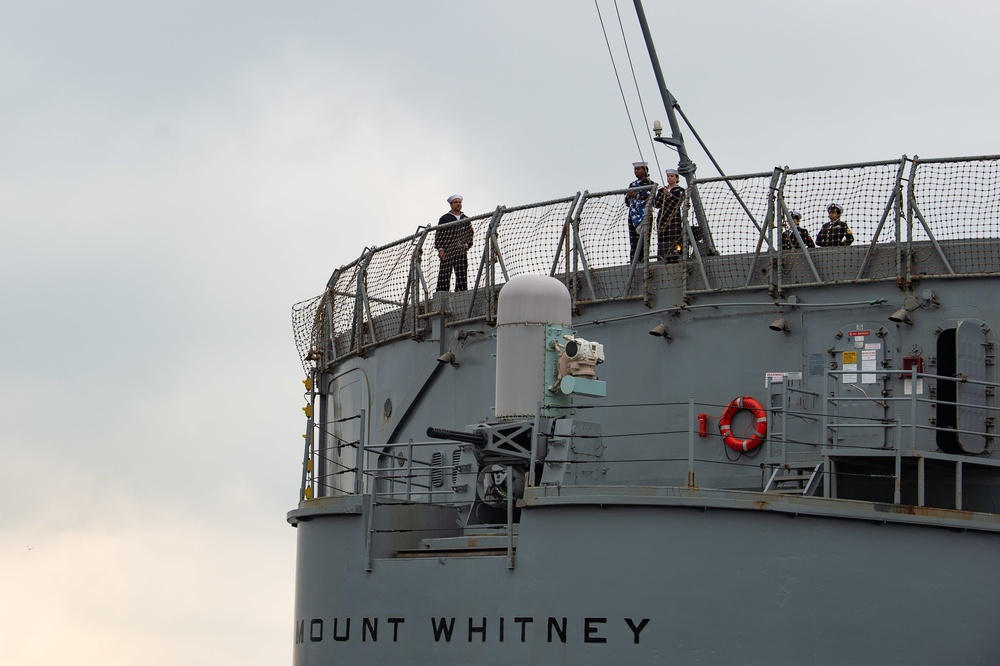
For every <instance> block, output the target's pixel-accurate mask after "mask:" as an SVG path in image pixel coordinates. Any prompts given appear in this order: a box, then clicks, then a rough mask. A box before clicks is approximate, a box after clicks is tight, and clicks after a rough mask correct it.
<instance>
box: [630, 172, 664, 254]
mask: <svg viewBox="0 0 1000 666" xmlns="http://www.w3.org/2000/svg"><path fill="white" fill-rule="evenodd" d="M632 169H633V171H634V172H635V178H636V179H635V180H633V181H632V182H631V183H629V185H628V186H629V189H631V188H633V187H644V186H649V185H656V183H654V182H653V181H652V180H650V179H649V176H648V175H643V177H642V178H640V177H639V173H640V172H639V169H642V170H643V173H644V174H648V173H649V166H648V165H647V164H646V163H645V162H632ZM648 203H649V192H629V193H627V194H626V195H625V205H626V206H628V242H629V246H630V247H631V249H632V251H631V253H630V254H629V260H631V259H634V258H635V251H636V248H637V247H638V246H639V225H641V224H642V223H643V221H644V220H645V219H646V205H647V204H648Z"/></svg>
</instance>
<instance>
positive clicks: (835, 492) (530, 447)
mask: <svg viewBox="0 0 1000 666" xmlns="http://www.w3.org/2000/svg"><path fill="white" fill-rule="evenodd" d="M907 172H908V173H909V176H908V183H904V182H903V181H904V174H906V173H907ZM946 177H947V179H949V182H956V183H958V182H962V183H966V185H963V186H961V187H957V186H956V187H953V188H940V187H932V186H930V184H933V183H935V182H937V181H938V180H940V179H944V178H946ZM997 182H1000V157H977V158H960V159H955V160H931V161H920V162H917V161H908V160H905V159H904V160H900V161H894V162H880V163H871V164H867V165H846V166H838V167H830V168H829V169H826V170H822V169H813V170H802V171H800V172H792V171H785V170H775V173H774V174H763V175H761V174H756V175H750V176H746V177H741V178H738V179H732V180H731V182H727V183H722V182H702V183H698V188H699V192H700V194H701V202H702V203H703V204H704V207H705V210H704V211H703V213H704V214H703V215H702V217H701V220H702V222H701V224H704V223H705V221H707V220H711V222H712V225H713V233H714V239H715V240H714V243H715V246H714V247H710V246H709V245H708V244H707V241H706V240H705V239H706V238H708V235H707V233H706V231H707V229H706V228H702V227H701V226H700V225H691V224H690V222H689V221H687V220H686V221H685V225H686V227H685V231H686V234H687V235H686V236H685V239H684V243H683V247H682V249H681V251H680V254H679V256H677V257H674V259H675V261H654V258H655V255H654V254H653V252H654V250H653V249H651V248H650V245H652V244H655V243H656V240H655V234H653V233H652V232H651V229H649V228H646V233H647V236H646V242H647V243H648V244H647V245H646V247H645V248H641V250H642V251H644V252H645V253H646V254H645V255H644V256H637V257H636V258H633V259H632V261H631V263H629V258H630V257H629V246H628V242H629V240H628V236H626V235H625V233H624V232H625V227H624V224H625V219H624V213H625V210H626V209H625V207H624V201H625V193H624V192H623V191H615V192H610V193H607V192H605V193H598V194H594V195H577V196H576V197H571V198H566V199H561V200H556V201H551V202H542V203H540V204H535V205H532V206H525V207H521V208H517V209H507V208H503V207H501V208H500V209H498V210H497V211H496V212H495V213H494V214H492V215H484V216H481V217H479V218H472V224H473V227H474V229H475V233H476V238H477V240H480V241H481V245H480V246H478V247H481V249H480V250H477V251H476V255H475V256H473V257H471V258H470V266H478V269H477V271H475V273H476V277H475V278H474V279H473V278H472V277H471V276H472V273H473V271H472V270H471V269H470V284H473V285H475V287H474V288H473V289H471V290H470V291H468V292H465V293H441V292H435V293H431V292H430V289H429V288H428V287H427V286H426V285H425V284H424V282H426V275H427V274H430V275H433V270H434V269H435V268H436V266H435V265H434V264H433V262H434V261H435V259H434V258H435V256H436V255H434V254H433V253H431V252H429V251H428V248H429V247H430V246H431V238H432V237H431V235H430V234H429V232H428V231H426V230H423V231H421V232H419V233H418V234H416V235H415V236H413V237H411V238H408V239H404V240H403V241H400V242H398V243H395V244H393V245H391V246H387V247H385V248H375V249H372V250H366V252H365V254H364V255H363V256H362V257H361V258H360V259H359V260H358V261H357V262H355V264H352V265H349V266H346V267H344V268H342V269H340V270H338V271H337V272H336V273H335V274H334V276H333V278H331V280H330V284H329V285H328V288H327V291H326V292H325V293H324V295H323V296H322V297H318V298H317V299H314V300H312V301H310V302H308V303H306V304H304V305H303V307H302V308H301V309H300V310H298V311H297V321H298V322H299V324H298V333H299V335H298V341H299V349H300V353H301V356H302V359H303V365H304V367H305V368H306V370H307V374H308V378H307V380H306V389H307V393H306V400H307V406H306V408H305V411H306V416H307V425H306V440H305V446H304V449H303V457H302V461H303V474H302V482H301V485H300V495H299V500H300V501H299V503H298V506H297V508H296V509H294V510H293V511H292V512H291V513H290V514H289V522H290V523H292V524H293V525H295V526H296V528H297V531H298V563H297V566H298V573H297V576H298V578H297V582H296V606H295V616H294V624H293V641H294V651H293V654H294V663H295V664H297V665H307V664H311V665H314V664H323V665H331V664H353V665H357V664H379V665H382V664H393V666H396V665H406V664H413V665H418V664H419V665H430V664H434V665H443V664H463V665H465V664H498V665H499V664H508V663H518V664H530V665H537V666H543V665H544V666H553V665H559V664H567V665H568V664H573V665H574V666H598V665H602V666H603V665H605V664H616V665H617V664H636V665H639V664H641V665H644V666H645V665H651V664H661V663H676V664H768V665H774V664H801V663H812V664H831V663H834V664H839V663H852V664H853V663H857V664H908V665H911V664H975V663H981V664H990V663H996V662H997V661H998V660H1000V657H998V655H1000V637H998V634H997V632H996V630H995V628H994V625H995V624H996V618H995V615H996V614H995V609H996V607H997V603H996V601H995V600H996V599H997V598H1000V566H998V565H1000V454H998V452H997V451H996V444H995V442H996V433H997V430H996V428H997V424H998V421H997V417H998V415H1000V407H998V400H1000V375H998V371H997V366H998V363H997V346H998V343H997V340H996V337H995V331H996V330H997V329H998V328H1000V301H998V300H997V298H996V295H995V294H996V288H997V278H998V277H1000V203H997V202H995V200H996V194H995V193H996V188H995V186H994V183H997ZM817 183H822V184H824V187H823V188H822V191H820V192H818V191H817V190H818V189H820V188H818V187H817ZM924 183H928V184H926V185H925V184H924ZM730 184H731V185H733V190H732V191H733V192H736V191H739V192H743V193H745V195H746V196H748V197H749V196H750V195H753V193H755V192H756V193H758V195H754V196H758V199H757V201H756V204H754V202H753V201H751V202H750V203H749V204H747V208H744V207H743V206H737V205H735V203H734V202H733V201H732V200H731V199H730V198H731V197H732V196H733V194H731V192H730V190H729V187H728V186H729V185H730ZM834 186H836V187H840V188H841V191H842V192H843V193H845V194H843V196H845V197H848V196H850V197H853V201H855V202H856V203H855V204H854V208H852V209H851V210H852V212H853V215H854V219H855V220H857V222H856V223H852V224H853V225H854V226H853V229H854V234H855V236H856V237H857V239H858V241H857V242H856V244H855V245H853V246H850V247H847V246H842V247H841V246H838V247H815V248H808V247H798V248H795V247H786V246H785V245H783V244H782V243H781V242H780V241H779V240H778V230H779V229H780V227H781V225H782V224H783V220H786V218H787V217H788V212H789V211H788V210H787V208H788V207H789V206H787V205H786V203H785V199H786V198H787V200H789V201H792V202H793V203H794V205H796V206H798V207H799V208H800V209H805V210H809V207H810V206H811V207H812V209H813V210H816V209H819V208H820V206H822V205H824V204H823V203H822V202H824V201H826V200H827V190H828V189H829V188H832V187H834ZM962 188H964V189H962ZM904 190H906V191H907V193H906V195H905V201H904V195H903V192H904ZM783 197H784V198H783ZM842 200H850V199H842ZM796 201H797V202H798V203H796ZM750 208H753V213H754V216H753V218H750V219H748V218H747V217H746V216H745V212H749V209H750ZM696 231H698V233H696ZM814 231H815V229H814ZM817 235H818V234H817ZM525 248H529V249H530V250H531V251H530V252H529V251H527V250H526V249H525ZM667 258H668V259H669V257H667ZM429 262H430V263H429ZM536 283H538V284H537V285H536ZM542 283H544V285H547V286H546V287H545V289H541V288H540V287H541V286H542ZM536 286H538V287H539V291H537V292H535V291H532V289H534V288H535V287H536ZM554 287H558V289H555V288H554ZM539 294H544V295H545V297H546V298H549V297H551V298H552V300H553V304H552V313H553V314H552V316H548V315H544V314H543V315H539V314H538V313H535V312H533V310H534V307H535V305H536V304H537V302H538V301H539V298H540V297H539ZM512 303H513V304H514V305H512ZM512 312H517V313H530V314H524V315H523V317H522V318H521V319H518V318H516V317H513V316H509V315H510V313H512ZM546 312H548V310H546Z"/></svg>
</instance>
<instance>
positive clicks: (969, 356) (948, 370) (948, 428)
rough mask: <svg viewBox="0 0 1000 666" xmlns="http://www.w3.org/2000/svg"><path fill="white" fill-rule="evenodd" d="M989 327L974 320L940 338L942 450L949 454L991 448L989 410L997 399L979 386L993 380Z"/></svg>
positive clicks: (976, 451)
mask: <svg viewBox="0 0 1000 666" xmlns="http://www.w3.org/2000/svg"><path fill="white" fill-rule="evenodd" d="M988 334H989V327H988V326H986V325H985V324H984V323H983V322H981V321H977V320H974V319H965V320H961V321H958V322H957V323H956V324H955V326H954V327H949V328H946V329H944V330H942V331H941V333H940V334H939V335H938V350H937V351H938V374H939V375H941V376H946V377H955V380H953V381H951V380H947V379H939V380H938V392H937V393H938V400H940V401H941V402H942V403H945V402H953V403H956V404H954V405H948V404H940V403H939V405H938V419H937V425H938V427H939V428H944V429H945V430H939V431H938V437H937V441H938V447H939V448H940V449H941V450H942V451H944V452H945V453H953V454H961V453H968V454H978V453H982V452H983V451H985V450H986V447H987V444H988V435H987V434H986V431H987V416H988V415H989V413H988V411H987V409H988V408H989V407H992V402H993V400H994V396H993V395H992V392H991V391H988V390H987V387H986V386H985V385H983V384H981V383H979V382H987V381H991V380H992V377H991V375H992V365H991V363H990V362H991V361H992V347H991V344H990V341H989V339H988Z"/></svg>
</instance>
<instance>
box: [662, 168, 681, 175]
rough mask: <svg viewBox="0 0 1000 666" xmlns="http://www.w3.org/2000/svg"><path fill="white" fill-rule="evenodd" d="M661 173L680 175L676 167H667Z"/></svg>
mask: <svg viewBox="0 0 1000 666" xmlns="http://www.w3.org/2000/svg"><path fill="white" fill-rule="evenodd" d="M663 173H665V174H667V175H668V176H680V175H681V172H680V171H678V170H677V169H667V170H666V171H664V172H663Z"/></svg>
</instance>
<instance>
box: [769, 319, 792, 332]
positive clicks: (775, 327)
mask: <svg viewBox="0 0 1000 666" xmlns="http://www.w3.org/2000/svg"><path fill="white" fill-rule="evenodd" d="M768 328H769V329H771V330H772V331H780V332H781V333H788V322H787V321H785V318H784V317H778V318H777V319H775V320H774V321H772V322H771V325H770V326H768Z"/></svg>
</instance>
